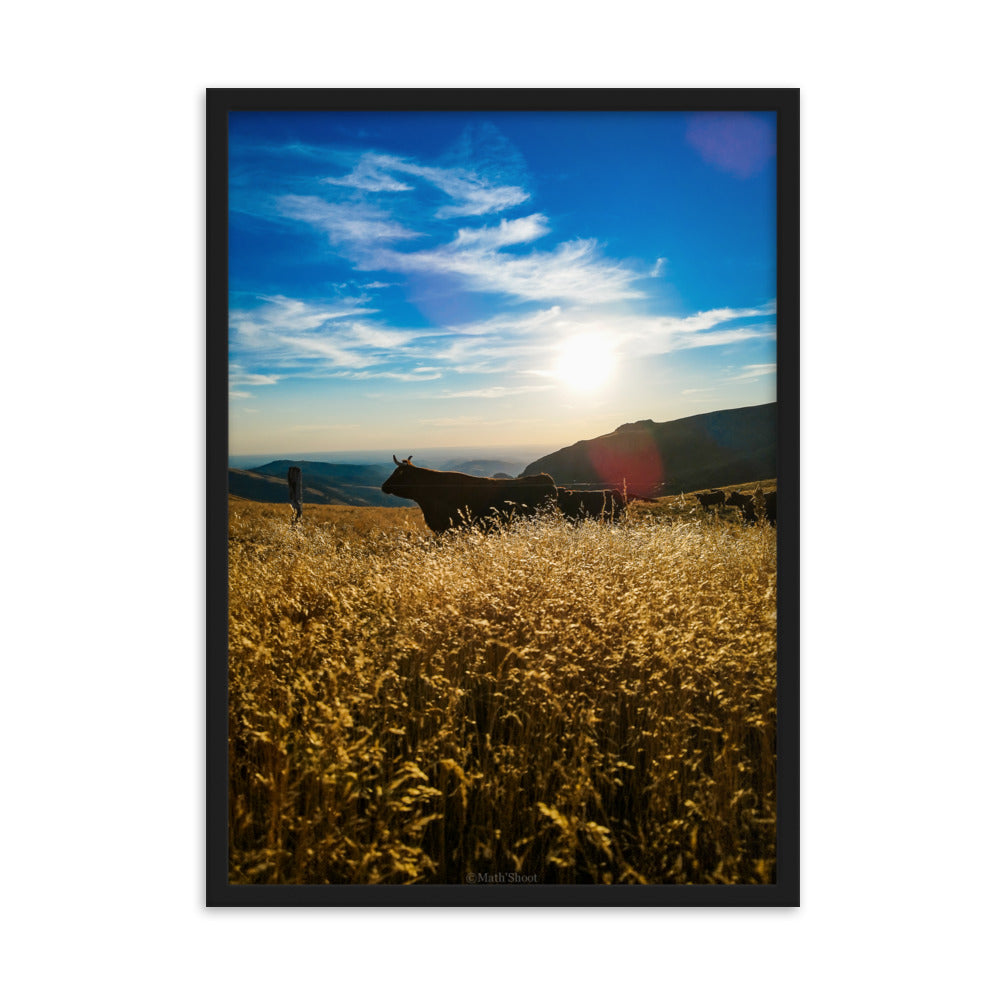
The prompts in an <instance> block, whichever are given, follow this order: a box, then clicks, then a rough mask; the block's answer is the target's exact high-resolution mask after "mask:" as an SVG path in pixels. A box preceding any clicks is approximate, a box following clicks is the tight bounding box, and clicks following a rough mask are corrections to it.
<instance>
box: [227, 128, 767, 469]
mask: <svg viewBox="0 0 1000 1000" xmlns="http://www.w3.org/2000/svg"><path fill="white" fill-rule="evenodd" d="M229 123H230V124H229V156H230V168H229V199H230V234H229V236H230V248H229V288H230V307H229V308H230V314H229V321H230V332H229V338H230V340H229V349H230V448H229V450H230V453H231V454H248V453H253V454H262V453H280V454H283V455H287V456H289V457H292V456H293V455H294V454H305V453H309V452H320V451H341V450H344V451H346V450H362V449H373V448H375V449H378V448H383V447H384V448H385V449H386V454H387V456H388V455H389V454H390V453H393V452H395V453H397V454H402V453H405V454H410V453H411V452H412V453H418V452H419V451H420V449H421V448H431V447H447V446H469V447H473V446H475V445H477V444H480V445H491V446H497V445H508V444H509V445H515V444H516V445H522V446H523V445H538V447H539V448H540V449H544V450H549V449H550V448H551V447H562V446H564V445H568V444H572V443H574V442H575V441H578V440H581V439H584V438H590V437H595V436H597V435H599V434H603V433H606V432H608V431H611V430H613V429H614V428H615V427H616V426H618V425H619V424H621V423H625V422H629V421H633V420H642V419H647V418H649V419H653V420H657V421H661V420H672V419H675V418H677V417H682V416H687V415H689V414H693V413H703V412H707V411H710V410H717V409H724V408H728V407H734V406H751V405H755V404H758V403H765V402H771V401H773V400H774V399H775V398H776V384H775V359H776V342H775V324H776V306H775V294H776V286H775V281H776V257H775V221H776V220H775V155H774V154H775V120H774V115H772V114H756V113H728V112H726V113H723V112H715V113H701V114H686V113H681V112H635V113H620V112H610V113H602V112H593V113H591V112H537V113H536V112H499V113H497V112H494V113H475V114H473V113H465V112H443V113H431V112H418V113H389V112H379V113H370V112H364V113H361V112H356V113H353V112H352V113H347V112H330V113H328V112H308V113H291V112H274V113H264V112H241V113H233V114H230V118H229ZM541 453H542V450H540V451H539V454H541Z"/></svg>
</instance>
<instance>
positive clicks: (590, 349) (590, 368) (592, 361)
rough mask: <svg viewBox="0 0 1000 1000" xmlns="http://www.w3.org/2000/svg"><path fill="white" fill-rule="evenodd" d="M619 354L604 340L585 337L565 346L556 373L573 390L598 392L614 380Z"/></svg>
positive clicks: (590, 336) (589, 336) (580, 337)
mask: <svg viewBox="0 0 1000 1000" xmlns="http://www.w3.org/2000/svg"><path fill="white" fill-rule="evenodd" d="M614 368H615V353H614V350H613V349H612V348H611V346H610V344H609V343H607V342H606V341H605V340H603V339H602V338H600V337H596V336H593V335H584V336H579V337H574V338H573V339H572V340H568V341H567V342H566V343H565V344H563V346H562V348H561V350H560V352H559V355H558V357H557V358H556V364H555V373H556V376H557V377H558V378H560V379H561V380H562V381H563V382H565V383H566V384H567V385H568V386H570V387H571V388H573V389H581V390H587V389H597V388H599V387H600V386H602V385H604V383H605V382H607V381H608V379H609V378H610V377H611V375H612V373H613V371H614Z"/></svg>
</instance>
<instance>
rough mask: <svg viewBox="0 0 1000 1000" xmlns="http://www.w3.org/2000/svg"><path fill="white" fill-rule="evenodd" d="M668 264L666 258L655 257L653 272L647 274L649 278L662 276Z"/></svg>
mask: <svg viewBox="0 0 1000 1000" xmlns="http://www.w3.org/2000/svg"><path fill="white" fill-rule="evenodd" d="M668 263H670V262H669V261H668V260H667V258H666V257H657V258H656V263H655V264H654V265H653V270H652V271H650V272H649V276H650V277H651V278H659V277H660V276H661V275H662V274H663V272H664V270H665V268H666V266H667V264H668Z"/></svg>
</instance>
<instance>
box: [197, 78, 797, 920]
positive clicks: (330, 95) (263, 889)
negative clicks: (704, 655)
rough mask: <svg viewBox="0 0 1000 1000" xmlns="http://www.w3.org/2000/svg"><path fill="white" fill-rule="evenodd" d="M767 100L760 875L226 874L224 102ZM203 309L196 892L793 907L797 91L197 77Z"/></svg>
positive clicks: (607, 104) (497, 105)
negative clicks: (585, 880)
mask: <svg viewBox="0 0 1000 1000" xmlns="http://www.w3.org/2000/svg"><path fill="white" fill-rule="evenodd" d="M320 110H324V111H336V110H340V111H348V110H366V111H376V110H379V111H384V110H392V111H414V112H418V111H441V110H465V111H470V110H478V111H481V110H498V111H499V110H503V111H522V110H523V111H584V110H586V111H606V112H612V113H613V112H615V111H774V112H776V113H777V184H778V191H777V299H778V312H777V324H778V338H777V357H778V363H777V386H778V420H779V426H778V451H777V454H778V460H777V466H778V478H779V479H780V480H781V485H782V505H781V515H782V524H781V528H780V531H779V534H778V566H779V581H780V582H779V586H778V598H777V601H778V696H777V705H778V755H777V774H778V789H779V793H778V805H777V844H778V847H777V876H776V881H775V883H773V884H769V885H701V884H699V885H647V886H633V885H613V886H592V885H545V884H540V885H478V886H475V887H474V888H470V887H467V886H464V885H438V884H433V885H430V884H429V885H413V886H401V885H373V886H368V885H236V884H230V883H229V882H228V881H227V878H228V868H229V865H228V837H227V822H228V810H227V798H226V796H227V785H228V776H227V752H228V737H227V642H228V637H227V608H228V603H227V591H228V478H227V469H228V391H227V385H228V161H227V156H228V146H227V121H228V115H229V113H230V112H235V111H320ZM206 111H207V114H206V122H207V137H206V150H207V276H206V280H207V309H206V388H207V396H206V419H207V442H206V483H207V496H206V504H207V507H206V511H207V517H206V531H207V552H206V558H207V578H206V579H207V602H206V604H207V607H206V615H207V619H206V698H207V701H206V706H207V709H206V755H207V761H206V766H207V785H206V789H207V797H206V834H207V844H206V903H207V905H209V906H392V907H398V906H476V907H480V906H502V907H508V906H531V907H535V906H546V907H559V906H628V907H634V906H752V907H755V906H797V905H798V904H799V869H800V864H799V783H800V777H799V91H798V90H797V89H792V88H789V89H652V90H647V89H593V90H591V89H546V90H532V89H499V90H478V89H473V90H461V89H357V90H352V89H335V90H325V89H317V90H304V89H209V90H208V91H207V107H206Z"/></svg>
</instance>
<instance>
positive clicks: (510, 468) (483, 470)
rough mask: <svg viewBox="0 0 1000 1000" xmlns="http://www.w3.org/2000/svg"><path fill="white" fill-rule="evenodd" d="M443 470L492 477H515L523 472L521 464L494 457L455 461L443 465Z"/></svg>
mask: <svg viewBox="0 0 1000 1000" xmlns="http://www.w3.org/2000/svg"><path fill="white" fill-rule="evenodd" d="M441 469H442V471H443V472H464V473H465V474H466V475H467V476H487V477H488V478H491V479H496V478H498V477H499V478H500V479H503V478H508V479H513V478H514V477H515V476H517V475H519V474H520V472H521V466H520V465H518V464H515V463H514V462H503V461H499V460H497V459H494V458H477V459H474V460H473V461H471V462H455V463H451V464H448V465H442V466H441Z"/></svg>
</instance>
